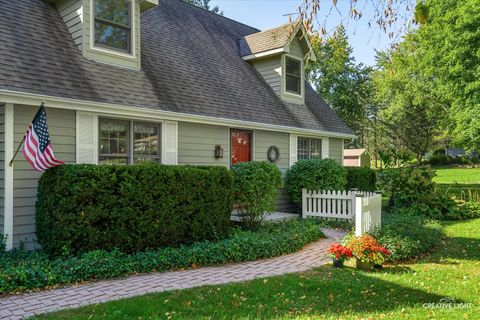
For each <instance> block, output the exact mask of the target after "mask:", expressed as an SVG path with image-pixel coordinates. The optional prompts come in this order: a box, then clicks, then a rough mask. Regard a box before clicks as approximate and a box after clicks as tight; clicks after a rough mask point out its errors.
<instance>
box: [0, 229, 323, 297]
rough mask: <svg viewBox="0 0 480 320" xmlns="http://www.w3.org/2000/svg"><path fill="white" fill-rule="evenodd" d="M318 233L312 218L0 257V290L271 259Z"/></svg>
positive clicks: (17, 289) (5, 290)
mask: <svg viewBox="0 0 480 320" xmlns="http://www.w3.org/2000/svg"><path fill="white" fill-rule="evenodd" d="M322 236H323V234H322V232H321V231H320V228H319V226H318V225H317V224H316V223H315V221H313V220H309V219H307V220H290V221H286V222H282V223H274V224H273V223H272V224H266V225H262V226H261V227H260V228H259V229H258V230H257V231H243V230H240V229H235V230H234V231H233V233H232V234H231V235H230V237H229V238H227V239H224V240H218V241H216V242H212V241H203V242H198V243H194V244H191V245H183V246H180V247H176V248H172V247H168V248H162V249H158V250H148V251H144V252H138V253H133V254H126V253H124V252H120V251H119V250H113V251H110V252H107V251H103V250H95V251H90V252H87V253H84V254H81V255H80V256H78V257H66V258H56V259H49V258H48V256H47V255H46V254H44V253H43V252H27V251H12V252H7V253H5V254H2V255H0V294H2V293H7V292H20V291H25V290H32V289H41V288H46V287H52V286H58V285H66V284H72V283H78V282H83V281H88V280H99V279H107V278H113V277H120V276H126V275H129V274H137V273H147V272H152V271H167V270H178V269H183V268H191V267H192V266H196V267H198V266H203V265H215V264H223V263H229V262H240V261H252V260H257V259H265V258H271V257H275V256H280V255H283V254H287V253H291V252H295V251H298V250H300V249H301V248H302V247H303V246H304V245H306V244H308V243H310V242H313V241H316V240H318V239H319V238H321V237H322Z"/></svg>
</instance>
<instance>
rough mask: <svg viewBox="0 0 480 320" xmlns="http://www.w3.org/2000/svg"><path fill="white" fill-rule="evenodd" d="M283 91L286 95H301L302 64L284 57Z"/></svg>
mask: <svg viewBox="0 0 480 320" xmlns="http://www.w3.org/2000/svg"><path fill="white" fill-rule="evenodd" d="M285 90H286V91H287V92H288V93H293V94H297V95H301V94H302V63H301V61H300V60H297V59H293V58H291V57H285Z"/></svg>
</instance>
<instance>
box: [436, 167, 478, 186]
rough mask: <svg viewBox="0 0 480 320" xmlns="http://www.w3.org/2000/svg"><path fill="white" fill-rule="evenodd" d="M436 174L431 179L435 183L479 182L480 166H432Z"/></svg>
mask: <svg viewBox="0 0 480 320" xmlns="http://www.w3.org/2000/svg"><path fill="white" fill-rule="evenodd" d="M433 170H435V173H436V174H437V176H436V177H435V178H434V179H433V180H434V181H435V182H436V183H460V184H477V183H480V168H454V167H445V168H442V167H440V168H433Z"/></svg>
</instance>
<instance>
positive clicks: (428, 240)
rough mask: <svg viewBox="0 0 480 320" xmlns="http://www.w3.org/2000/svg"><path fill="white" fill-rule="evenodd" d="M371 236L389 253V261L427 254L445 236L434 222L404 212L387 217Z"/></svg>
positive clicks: (440, 227) (439, 226)
mask: <svg viewBox="0 0 480 320" xmlns="http://www.w3.org/2000/svg"><path fill="white" fill-rule="evenodd" d="M372 235H373V236H374V237H375V238H376V239H377V240H378V242H379V243H380V244H381V245H382V246H384V247H386V248H387V249H388V250H389V251H390V252H391V256H390V257H389V260H392V261H399V260H407V259H413V258H416V257H418V256H420V255H422V254H425V253H428V252H429V251H431V250H432V249H433V248H434V247H435V246H436V245H437V244H438V243H439V241H440V240H441V239H442V238H443V237H444V236H445V234H444V231H443V228H442V226H441V225H440V224H439V223H438V222H436V221H435V220H429V219H426V218H424V217H421V216H419V215H416V214H415V213H411V212H410V213H409V212H406V211H404V212H403V213H402V214H399V213H393V214H390V215H387V216H386V217H385V218H384V220H383V222H382V228H381V229H378V230H375V231H374V232H373V233H372Z"/></svg>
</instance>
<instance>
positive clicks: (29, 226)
mask: <svg viewBox="0 0 480 320" xmlns="http://www.w3.org/2000/svg"><path fill="white" fill-rule="evenodd" d="M37 109H38V106H23V105H15V106H14V115H13V118H14V146H15V147H16V146H18V144H19V143H20V142H21V140H22V138H23V135H24V134H25V131H26V129H27V128H28V125H29V124H30V122H31V121H32V119H33V117H34V115H35V113H36V112H37ZM46 111H47V116H48V128H49V132H50V136H51V139H52V141H53V146H54V151H55V156H56V157H57V158H58V159H61V160H63V161H65V162H67V163H74V162H75V111H73V110H63V109H51V108H47V109H46ZM40 175H41V174H40V173H38V172H36V171H35V170H33V169H32V167H31V166H30V164H29V163H28V162H27V161H26V160H25V159H24V157H23V155H22V154H18V155H17V157H16V158H15V164H14V170H13V243H14V246H15V245H18V244H20V243H23V244H24V245H25V247H26V248H27V249H32V248H35V246H36V242H35V241H36V237H35V201H36V196H37V185H38V179H39V178H40Z"/></svg>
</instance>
